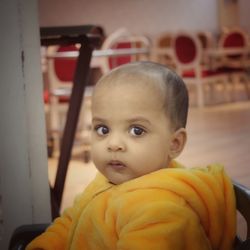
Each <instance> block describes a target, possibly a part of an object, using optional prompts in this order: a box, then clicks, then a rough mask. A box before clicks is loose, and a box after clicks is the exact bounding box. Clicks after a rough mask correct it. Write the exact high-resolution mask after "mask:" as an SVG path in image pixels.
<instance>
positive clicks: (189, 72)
mask: <svg viewBox="0 0 250 250" xmlns="http://www.w3.org/2000/svg"><path fill="white" fill-rule="evenodd" d="M172 47H173V55H174V60H175V64H176V71H177V73H178V74H179V75H180V76H181V77H182V78H183V80H184V82H185V83H186V84H187V87H188V88H189V89H191V87H192V86H194V87H195V89H196V99H197V101H196V104H197V106H198V107H203V106H204V105H205V87H209V88H210V99H214V95H215V93H214V87H215V86H214V85H215V84H217V83H222V84H223V87H224V88H226V85H225V83H226V80H227V75H226V74H225V72H223V71H217V70H212V69H210V68H209V67H208V66H206V65H204V63H203V61H202V58H203V49H202V45H201V41H200V40H199V39H198V37H197V35H196V34H192V33H188V32H180V33H177V34H176V35H175V37H174V39H173V46H172Z"/></svg>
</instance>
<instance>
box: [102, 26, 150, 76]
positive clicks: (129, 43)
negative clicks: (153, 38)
mask: <svg viewBox="0 0 250 250" xmlns="http://www.w3.org/2000/svg"><path fill="white" fill-rule="evenodd" d="M150 46H151V42H150V40H149V39H148V38H147V37H146V36H142V35H133V34H131V33H130V32H129V31H128V30H126V29H124V28H122V29H119V30H117V31H115V32H114V33H112V34H110V35H109V36H107V38H106V39H105V41H104V42H103V45H102V48H101V50H104V51H105V50H109V49H136V48H145V49H148V50H149V49H150ZM147 58H148V55H143V54H131V55H130V54H128V55H119V56H106V57H102V58H100V61H101V63H100V65H101V70H102V73H103V74H105V73H107V72H109V71H110V70H111V69H113V68H115V67H117V66H120V65H122V64H125V63H129V62H133V61H138V60H144V59H147Z"/></svg>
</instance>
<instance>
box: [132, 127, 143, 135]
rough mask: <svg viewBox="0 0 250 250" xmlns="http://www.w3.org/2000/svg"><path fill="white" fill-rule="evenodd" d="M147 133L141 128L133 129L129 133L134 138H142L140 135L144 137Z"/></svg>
mask: <svg viewBox="0 0 250 250" xmlns="http://www.w3.org/2000/svg"><path fill="white" fill-rule="evenodd" d="M145 132H146V131H145V130H144V129H143V128H140V127H132V128H131V129H130V131H129V133H130V134H131V135H133V136H140V135H143V134H144V133H145Z"/></svg>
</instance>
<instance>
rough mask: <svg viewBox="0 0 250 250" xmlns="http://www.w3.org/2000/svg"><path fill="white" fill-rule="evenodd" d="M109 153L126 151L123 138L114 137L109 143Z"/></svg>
mask: <svg viewBox="0 0 250 250" xmlns="http://www.w3.org/2000/svg"><path fill="white" fill-rule="evenodd" d="M107 148H108V151H112V152H117V151H124V150H125V149H126V146H125V143H124V142H123V141H122V140H121V138H118V137H113V138H110V140H109V141H108V147H107Z"/></svg>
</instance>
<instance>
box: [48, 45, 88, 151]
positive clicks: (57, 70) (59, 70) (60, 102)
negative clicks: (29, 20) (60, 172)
mask: <svg viewBox="0 0 250 250" xmlns="http://www.w3.org/2000/svg"><path fill="white" fill-rule="evenodd" d="M78 49H79V48H78V47H77V45H65V46H49V47H48V49H47V58H48V63H47V76H48V83H49V88H48V93H47V99H48V102H49V122H48V127H49V131H50V132H49V133H50V134H51V136H52V137H53V140H54V145H55V148H56V149H57V150H58V151H59V150H60V140H61V135H62V131H63V129H64V124H65V119H66V114H67V111H68V106H69V100H70V96H71V90H72V85H73V78H74V73H75V69H76V63H77V55H78ZM63 53H68V54H67V55H65V56H64V55H63ZM67 56H68V57H67ZM84 95H85V96H84V103H83V108H82V109H81V115H80V119H79V122H78V128H77V137H78V139H79V140H78V141H83V142H84V144H86V145H88V144H89V138H87V137H86V136H84V138H81V136H82V135H85V134H86V133H85V131H86V130H89V127H90V125H89V123H90V119H91V118H90V117H89V113H90V110H88V109H89V106H90V105H89V102H90V96H91V87H87V88H86V91H85V94H84ZM86 147H88V146H86ZM86 154H88V152H87V151H86Z"/></svg>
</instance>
